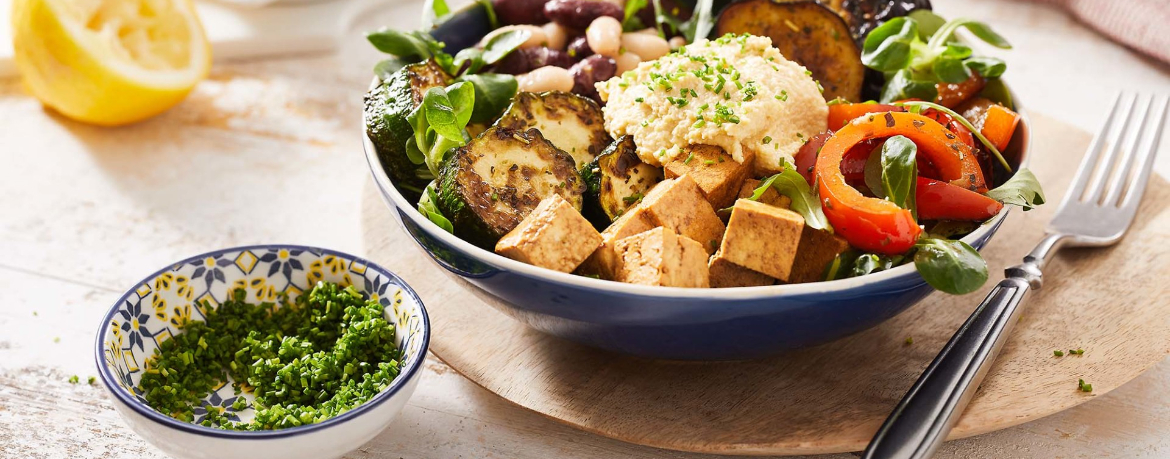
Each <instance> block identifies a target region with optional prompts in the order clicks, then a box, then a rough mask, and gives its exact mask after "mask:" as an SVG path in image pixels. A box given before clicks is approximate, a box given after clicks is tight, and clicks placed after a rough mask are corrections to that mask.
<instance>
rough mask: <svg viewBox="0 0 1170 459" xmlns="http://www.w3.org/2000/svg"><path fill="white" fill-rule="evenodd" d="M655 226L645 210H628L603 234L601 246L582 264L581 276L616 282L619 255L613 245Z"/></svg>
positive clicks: (632, 208)
mask: <svg viewBox="0 0 1170 459" xmlns="http://www.w3.org/2000/svg"><path fill="white" fill-rule="evenodd" d="M655 226H658V225H656V224H654V222H653V221H652V219H651V218H650V215H649V214H647V213H646V210H645V209H642V208H640V207H636V206H635V207H631V208H629V209H628V210H626V213H624V214H622V215H621V216H620V217H618V218H617V220H614V221H613V223H610V225H609V226H608V227H606V228H605V231H602V232H601V246H599V247H597V249H596V250H594V251H593V254H592V255H589V258H588V259H586V260H585V262H584V263H582V264H581V270H580V271H581V274H587V275H594V276H597V277H600V278H602V279H609V280H614V279H615V278H616V276H617V271H616V270H617V254H616V253H615V252H614V251H613V244H614V242H617V240H618V239H623V238H627V237H630V236H633V235H635V234H638V233H641V232H645V231H649V230H651V229H653V228H654V227H655Z"/></svg>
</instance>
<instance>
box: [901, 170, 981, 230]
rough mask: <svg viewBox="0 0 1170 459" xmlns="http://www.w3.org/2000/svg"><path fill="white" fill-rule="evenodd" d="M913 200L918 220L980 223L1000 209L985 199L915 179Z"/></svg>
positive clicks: (977, 194) (949, 185)
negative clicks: (916, 181) (916, 182)
mask: <svg viewBox="0 0 1170 459" xmlns="http://www.w3.org/2000/svg"><path fill="white" fill-rule="evenodd" d="M914 200H915V201H916V204H917V206H918V207H917V208H918V219H919V220H964V221H982V220H986V219H988V218H991V217H992V216H994V215H995V214H997V213H999V211H1000V210H1001V209H1003V204H1002V203H1000V202H999V201H996V200H994V199H991V198H990V197H987V196H986V195H982V194H979V193H976V192H974V191H971V190H968V189H966V188H959V187H957V186H954V185H951V184H949V183H946V182H940V181H938V180H932V179H928V178H926V177H918V185H917V187H916V188H915V189H914Z"/></svg>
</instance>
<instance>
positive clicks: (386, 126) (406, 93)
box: [364, 60, 451, 198]
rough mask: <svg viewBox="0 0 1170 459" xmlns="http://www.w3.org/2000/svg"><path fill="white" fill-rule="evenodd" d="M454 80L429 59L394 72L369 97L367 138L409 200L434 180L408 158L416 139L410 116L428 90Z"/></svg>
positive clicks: (392, 178) (422, 165)
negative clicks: (408, 143)
mask: <svg viewBox="0 0 1170 459" xmlns="http://www.w3.org/2000/svg"><path fill="white" fill-rule="evenodd" d="M450 80H451V77H450V76H448V75H447V73H446V72H444V71H443V69H441V68H439V65H438V64H436V63H435V62H434V61H430V60H428V61H424V62H419V63H416V64H411V65H408V66H406V67H403V68H402V69H400V70H398V71H397V72H394V74H392V75H390V78H388V79H386V80H384V81H383V82H382V84H380V85H378V86H377V87H375V88H374V89H372V90H370V92H369V93H367V94H366V96H365V101H364V102H365V110H364V118H365V123H366V135H367V136H369V138H370V142H371V143H373V144H374V151H376V152H377V154H378V159H379V160H380V161H381V163H382V168H383V169H384V170H385V171H386V175H388V176H390V180H391V181H392V182H393V183H394V184H395V186H397V187H398V189H399V191H401V192H402V193H403V194H404V195H407V196H408V197H409V196H413V198H417V197H418V196H419V194H420V193H421V191H422V189H423V188H424V187H426V186H427V183H429V182H430V181H431V177H429V175H430V171H428V170H427V166H426V165H424V164H416V163H414V162H413V161H411V160H410V158H409V157H407V155H406V141H407V140H409V139H410V138H412V137H413V136H414V129H413V128H411V127H410V123H409V122H407V121H406V115H409V114H410V112H411V111H412V110H414V108H415V107H417V106H418V104H419V103H421V102H422V98H423V94H426V92H427V90H428V89H430V88H433V87H436V86H437V87H444V86H447V85H448V84H450Z"/></svg>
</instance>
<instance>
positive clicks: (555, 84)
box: [516, 65, 573, 92]
mask: <svg viewBox="0 0 1170 459" xmlns="http://www.w3.org/2000/svg"><path fill="white" fill-rule="evenodd" d="M516 84H517V86H518V88H517V89H519V90H520V91H524V92H545V91H571V90H573V75H572V74H570V73H569V70H568V69H563V68H560V67H555V66H551V65H546V66H544V67H541V68H538V69H536V70H533V71H531V72H528V73H525V74H523V75H519V76H517V77H516Z"/></svg>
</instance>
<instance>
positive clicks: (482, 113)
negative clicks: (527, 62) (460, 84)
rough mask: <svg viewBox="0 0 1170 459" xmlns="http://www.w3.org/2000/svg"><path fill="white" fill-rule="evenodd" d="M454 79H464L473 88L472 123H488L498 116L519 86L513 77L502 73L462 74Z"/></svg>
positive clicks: (510, 101)
mask: <svg viewBox="0 0 1170 459" xmlns="http://www.w3.org/2000/svg"><path fill="white" fill-rule="evenodd" d="M456 81H466V82H468V83H470V84H471V85H472V86H473V87H474V88H475V108H474V109H473V110H472V113H471V122H472V123H489V122H491V121H492V120H494V119H496V118H498V117H499V116H500V114H501V113H503V112H504V110H505V109H507V108H508V104H511V103H512V98H513V97H514V96H516V90H517V88H518V87H519V86H518V84H517V83H516V78H515V77H513V76H512V75H505V74H502V73H479V74H472V75H463V76H461V77H459V78H458V79H457V80H456Z"/></svg>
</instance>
